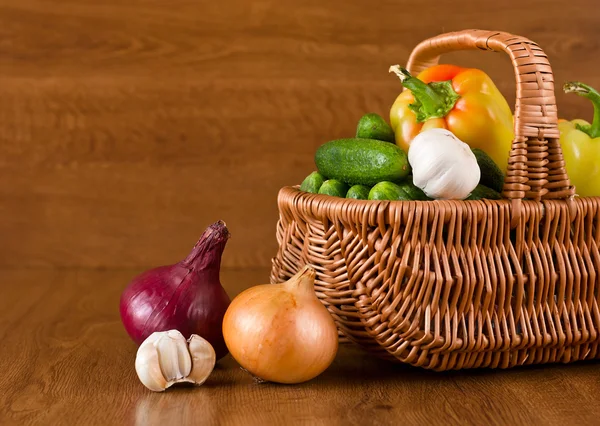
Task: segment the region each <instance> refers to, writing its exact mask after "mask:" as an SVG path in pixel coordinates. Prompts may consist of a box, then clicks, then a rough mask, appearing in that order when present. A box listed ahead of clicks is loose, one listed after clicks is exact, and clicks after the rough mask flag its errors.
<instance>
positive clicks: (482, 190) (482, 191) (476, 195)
mask: <svg viewBox="0 0 600 426" xmlns="http://www.w3.org/2000/svg"><path fill="white" fill-rule="evenodd" d="M484 198H485V199H488V200H500V199H501V198H502V195H501V194H500V193H499V192H498V191H495V190H493V189H492V188H488V187H487V186H484V185H481V184H479V185H477V186H476V187H475V189H474V190H473V192H471V195H469V196H468V197H467V198H465V200H483V199H484Z"/></svg>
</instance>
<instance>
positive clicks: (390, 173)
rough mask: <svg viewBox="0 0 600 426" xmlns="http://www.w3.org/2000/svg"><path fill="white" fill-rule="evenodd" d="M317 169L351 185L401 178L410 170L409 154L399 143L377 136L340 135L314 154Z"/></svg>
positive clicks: (325, 174)
mask: <svg viewBox="0 0 600 426" xmlns="http://www.w3.org/2000/svg"><path fill="white" fill-rule="evenodd" d="M315 163H316V165H317V170H319V173H321V174H322V175H324V176H327V177H329V178H332V179H337V180H339V181H342V182H346V183H348V184H350V185H355V184H362V185H367V186H371V185H375V184H376V183H378V182H382V181H399V180H402V179H404V178H405V177H406V176H407V175H408V174H409V173H410V165H409V164H408V157H407V156H406V153H405V152H404V151H402V150H401V149H400V148H399V147H398V146H397V145H395V144H392V143H389V142H382V141H377V140H374V139H356V138H353V139H337V140H334V141H331V142H327V143H325V144H323V145H321V146H320V147H319V149H317V153H316V154H315Z"/></svg>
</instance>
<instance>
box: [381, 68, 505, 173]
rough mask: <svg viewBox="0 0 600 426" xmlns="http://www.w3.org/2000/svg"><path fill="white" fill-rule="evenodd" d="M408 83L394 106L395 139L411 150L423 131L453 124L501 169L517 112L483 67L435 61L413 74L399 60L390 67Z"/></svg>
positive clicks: (452, 128) (453, 129) (460, 135)
mask: <svg viewBox="0 0 600 426" xmlns="http://www.w3.org/2000/svg"><path fill="white" fill-rule="evenodd" d="M390 72H394V73H396V74H397V75H398V77H400V80H401V81H402V85H403V86H404V87H405V88H406V89H408V90H405V91H403V92H402V93H400V95H399V96H398V98H397V99H396V101H395V102H394V104H393V106H392V109H391V111H390V123H391V125H392V129H394V132H395V137H396V144H397V145H398V146H400V148H402V149H404V150H405V151H408V147H409V146H410V142H411V141H412V140H413V138H414V137H415V136H416V135H418V134H419V133H420V132H422V131H424V130H427V129H431V128H440V127H441V128H444V129H448V130H450V131H451V132H452V133H454V134H455V135H456V137H458V138H459V139H460V140H462V141H463V142H465V143H467V144H468V145H469V146H471V148H479V149H481V150H483V151H485V152H486V153H487V154H488V155H489V156H490V157H491V158H492V160H494V162H495V163H496V164H497V165H498V166H499V167H500V168H501V169H502V170H506V168H507V166H508V155H509V152H510V148H511V143H512V140H513V138H514V131H513V117H512V112H511V109H510V107H509V106H508V103H507V102H506V99H505V98H504V96H502V94H501V93H500V91H499V90H498V88H497V87H496V85H495V84H494V82H493V81H492V79H491V78H490V77H489V76H488V75H487V74H485V73H484V72H483V71H481V70H478V69H474V68H461V67H457V66H455V65H435V66H433V67H430V68H428V69H426V70H425V71H423V72H422V73H420V74H419V75H418V76H417V77H413V76H411V75H410V74H409V72H408V71H407V70H405V69H404V68H401V67H399V66H398V65H395V66H392V67H390Z"/></svg>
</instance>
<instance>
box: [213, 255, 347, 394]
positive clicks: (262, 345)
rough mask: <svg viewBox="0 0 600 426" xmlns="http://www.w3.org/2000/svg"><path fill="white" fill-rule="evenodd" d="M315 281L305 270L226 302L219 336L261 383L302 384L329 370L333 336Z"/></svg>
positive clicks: (312, 273) (335, 340) (334, 344)
mask: <svg viewBox="0 0 600 426" xmlns="http://www.w3.org/2000/svg"><path fill="white" fill-rule="evenodd" d="M314 282H315V271H314V269H312V268H310V267H308V266H305V267H304V269H302V270H300V271H299V272H298V273H297V274H296V275H294V276H293V277H292V278H290V279H289V281H286V282H285V283H282V284H264V285H257V286H255V287H251V288H249V289H248V290H246V291H244V292H242V293H241V294H240V295H238V296H237V297H236V298H235V299H234V300H233V302H231V305H230V306H229V309H228V310H227V312H226V313H225V318H224V319H223V337H224V338H225V343H226V344H227V348H228V349H229V352H230V353H231V355H232V356H233V357H234V358H235V360H236V361H237V362H238V363H239V364H240V365H241V366H242V367H243V368H245V369H246V370H248V371H249V372H250V373H252V374H253V375H254V376H256V377H258V378H261V379H263V380H268V381H271V382H277V383H302V382H305V381H307V380H310V379H312V378H314V377H316V376H318V375H319V374H321V373H322V372H323V371H325V369H327V367H329V365H330V364H331V363H332V362H333V360H334V358H335V355H336V353H337V349H338V333H337V328H336V325H335V323H334V321H333V318H332V317H331V314H330V313H329V311H328V310H327V308H325V306H323V304H322V303H321V302H320V301H319V299H318V298H317V296H316V294H315V289H314Z"/></svg>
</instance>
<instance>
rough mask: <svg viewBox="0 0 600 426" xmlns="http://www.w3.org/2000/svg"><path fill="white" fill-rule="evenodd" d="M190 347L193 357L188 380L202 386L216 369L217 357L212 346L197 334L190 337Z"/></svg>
mask: <svg viewBox="0 0 600 426" xmlns="http://www.w3.org/2000/svg"><path fill="white" fill-rule="evenodd" d="M188 346H189V350H190V354H191V356H192V371H191V372H190V374H189V375H188V377H187V378H188V379H189V380H190V381H191V382H193V383H194V384H196V385H201V384H202V383H204V382H205V381H206V379H207V378H208V376H210V373H212V371H213V369H214V368H215V363H216V362H217V356H216V354H215V350H214V349H213V347H212V345H211V344H210V343H208V341H206V340H205V339H203V338H202V337H200V336H198V335H197V334H192V335H191V336H190V338H189V340H188Z"/></svg>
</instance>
